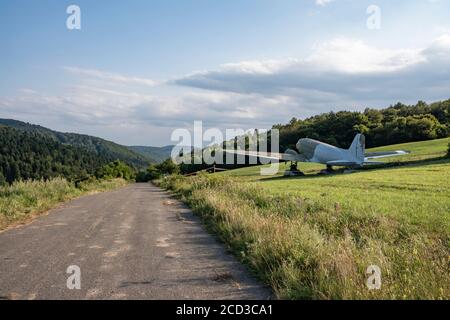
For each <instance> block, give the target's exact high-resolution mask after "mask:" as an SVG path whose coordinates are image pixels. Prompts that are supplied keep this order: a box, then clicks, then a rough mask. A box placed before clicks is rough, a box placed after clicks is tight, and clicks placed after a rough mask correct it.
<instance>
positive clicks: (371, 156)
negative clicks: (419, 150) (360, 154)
mask: <svg viewBox="0 0 450 320" xmlns="http://www.w3.org/2000/svg"><path fill="white" fill-rule="evenodd" d="M405 154H410V152H409V151H404V150H397V151H385V152H369V153H366V154H365V160H366V161H367V160H370V159H381V158H388V157H396V156H403V155H405Z"/></svg>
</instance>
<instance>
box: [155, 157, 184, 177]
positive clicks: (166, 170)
mask: <svg viewBox="0 0 450 320" xmlns="http://www.w3.org/2000/svg"><path fill="white" fill-rule="evenodd" d="M156 169H157V170H158V172H159V173H160V174H162V175H164V174H176V173H180V167H179V166H178V165H177V164H175V163H174V162H173V161H172V159H167V160H165V161H164V162H162V163H160V164H158V165H157V166H156Z"/></svg>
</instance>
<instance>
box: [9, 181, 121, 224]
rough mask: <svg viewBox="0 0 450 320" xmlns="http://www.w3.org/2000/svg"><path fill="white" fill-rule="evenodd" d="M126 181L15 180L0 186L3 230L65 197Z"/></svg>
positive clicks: (49, 207)
mask: <svg viewBox="0 0 450 320" xmlns="http://www.w3.org/2000/svg"><path fill="white" fill-rule="evenodd" d="M126 184H127V182H126V181H125V180H123V179H113V180H95V179H93V180H89V181H86V182H83V183H81V184H80V185H79V187H78V188H77V187H75V185H74V184H73V183H71V182H68V181H67V180H65V179H62V178H56V179H53V180H50V181H27V182H15V183H14V184H13V185H11V186H4V187H1V186H0V230H3V229H5V228H6V227H8V226H11V225H14V224H18V223H23V222H27V221H29V220H31V219H32V218H34V217H36V216H38V215H39V214H42V213H44V212H46V211H47V210H49V209H51V208H53V207H55V206H56V205H58V204H60V203H62V202H64V201H67V200H70V199H73V198H76V197H79V196H81V195H85V194H89V193H95V192H102V191H107V190H112V189H115V188H118V187H121V186H124V185H126Z"/></svg>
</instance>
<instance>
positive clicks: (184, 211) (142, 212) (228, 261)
mask: <svg viewBox="0 0 450 320" xmlns="http://www.w3.org/2000/svg"><path fill="white" fill-rule="evenodd" d="M73 265H75V266H78V267H79V268H80V275H81V277H80V284H81V289H68V287H67V279H68V278H69V277H70V276H71V274H69V273H67V268H68V267H69V266H73ZM271 296H272V293H271V291H270V290H269V289H268V288H267V287H265V286H263V285H262V284H260V283H259V282H258V281H256V280H255V279H254V278H253V277H252V276H251V275H250V274H249V273H248V272H247V270H246V268H245V267H244V266H243V265H241V264H240V263H239V262H237V261H236V260H235V259H234V258H233V257H232V256H231V255H230V254H229V253H227V252H226V250H225V247H224V246H223V244H221V243H219V242H218V241H217V240H216V239H215V238H214V236H212V235H210V234H208V233H207V232H206V231H205V230H204V228H203V227H202V225H201V222H200V220H199V219H198V218H197V217H196V216H194V215H193V214H192V212H191V211H190V210H189V209H188V208H186V207H185V206H184V205H183V204H182V203H180V202H179V201H177V200H174V199H173V198H172V197H171V196H170V195H169V194H168V193H167V192H165V191H163V190H161V189H159V188H157V187H155V186H153V185H151V184H132V185H129V186H127V187H125V188H121V189H118V190H115V191H111V192H106V193H99V194H95V195H90V196H85V197H81V198H78V199H76V200H73V201H70V202H67V203H65V204H63V205H62V206H61V207H59V208H56V209H53V210H51V211H50V212H49V214H48V215H45V216H41V217H39V218H37V219H36V220H34V221H33V222H32V223H30V224H28V225H25V226H20V227H17V228H14V229H10V230H6V231H4V232H2V233H0V299H21V300H22V299H70V300H73V299H200V300H203V299H227V300H228V299H230V300H232V299H268V298H271Z"/></svg>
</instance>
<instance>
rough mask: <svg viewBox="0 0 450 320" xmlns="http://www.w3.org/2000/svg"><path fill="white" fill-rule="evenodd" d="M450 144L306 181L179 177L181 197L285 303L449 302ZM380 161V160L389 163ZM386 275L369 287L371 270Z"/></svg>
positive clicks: (170, 182) (308, 167)
mask: <svg viewBox="0 0 450 320" xmlns="http://www.w3.org/2000/svg"><path fill="white" fill-rule="evenodd" d="M449 141H450V139H441V140H434V141H426V142H417V143H408V144H402V145H395V146H387V147H383V148H377V149H373V150H370V151H381V150H399V149H404V150H409V151H411V154H409V155H405V156H401V157H397V158H390V159H389V160H388V159H386V163H387V165H386V167H385V168H383V167H377V168H372V169H365V170H360V171H356V172H354V173H350V174H336V175H330V176H323V175H318V172H320V170H321V169H323V168H324V166H321V165H317V164H303V163H302V164H300V168H301V169H302V170H303V171H304V172H305V173H306V174H307V175H306V176H305V177H289V178H285V177H282V176H281V175H282V174H283V171H284V169H285V165H280V173H279V174H278V175H277V176H272V177H267V176H261V175H260V168H261V167H250V168H243V169H238V170H233V171H229V172H224V173H219V174H213V175H206V174H204V175H199V176H197V177H189V178H186V177H180V176H172V177H169V178H166V179H165V180H163V181H161V182H160V183H161V185H163V186H165V187H166V188H168V189H171V190H173V191H174V192H175V193H176V194H178V195H179V196H180V197H181V198H182V199H183V200H184V201H186V202H187V203H188V204H189V205H190V206H191V207H192V208H193V210H194V212H196V213H197V214H199V215H200V216H201V217H202V218H203V220H204V222H205V224H206V225H207V226H208V228H209V229H210V230H211V231H212V232H214V233H216V234H217V235H218V237H219V238H220V239H221V240H222V241H223V242H224V243H226V244H227V245H228V246H229V248H230V250H231V251H232V252H233V253H234V254H235V255H236V256H237V257H238V258H239V259H240V260H241V261H243V262H244V263H246V264H247V265H248V266H249V268H250V269H252V270H253V271H254V273H255V274H256V275H257V276H258V277H259V278H260V279H262V280H263V281H265V282H266V283H267V284H269V285H270V286H271V287H272V289H273V290H274V292H275V294H276V296H277V297H278V298H282V299H449V298H450V288H449V286H450V274H449V257H450V159H448V158H445V155H446V151H447V146H448V143H449ZM380 161H381V160H380ZM371 265H377V266H379V267H380V270H381V288H380V289H378V290H369V288H368V286H367V279H368V275H367V274H366V271H367V268H368V267H369V266H371Z"/></svg>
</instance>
